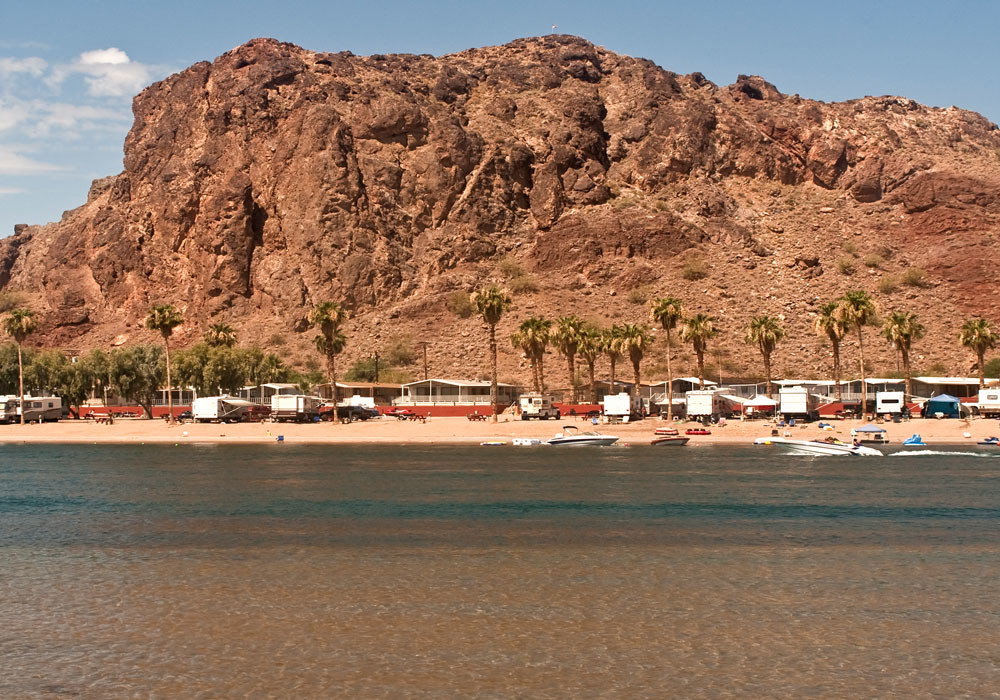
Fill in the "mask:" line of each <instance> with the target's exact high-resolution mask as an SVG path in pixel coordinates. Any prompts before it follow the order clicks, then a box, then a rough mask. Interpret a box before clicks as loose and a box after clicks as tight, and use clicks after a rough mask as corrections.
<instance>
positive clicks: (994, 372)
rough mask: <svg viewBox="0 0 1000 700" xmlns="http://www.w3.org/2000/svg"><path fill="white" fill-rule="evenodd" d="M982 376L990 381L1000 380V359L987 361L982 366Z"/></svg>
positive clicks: (995, 358)
mask: <svg viewBox="0 0 1000 700" xmlns="http://www.w3.org/2000/svg"><path fill="white" fill-rule="evenodd" d="M983 375H984V376H987V377H990V378H992V379H1000V357H994V358H993V359H992V360H987V362H986V364H985V365H983Z"/></svg>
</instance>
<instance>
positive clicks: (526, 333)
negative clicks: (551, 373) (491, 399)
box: [510, 316, 552, 392]
mask: <svg viewBox="0 0 1000 700" xmlns="http://www.w3.org/2000/svg"><path fill="white" fill-rule="evenodd" d="M551 327H552V321H548V320H546V319H544V318H538V317H537V316H532V317H531V318H527V319H525V320H524V321H522V322H521V325H520V326H519V327H518V329H517V332H516V333H514V334H512V335H511V336H510V342H511V345H513V346H514V347H515V348H520V349H521V350H522V351H524V355H525V357H527V358H528V360H530V361H531V376H532V379H533V380H534V385H535V391H537V392H543V391H545V365H544V361H545V349H546V348H547V347H548V345H549V329H550V328H551Z"/></svg>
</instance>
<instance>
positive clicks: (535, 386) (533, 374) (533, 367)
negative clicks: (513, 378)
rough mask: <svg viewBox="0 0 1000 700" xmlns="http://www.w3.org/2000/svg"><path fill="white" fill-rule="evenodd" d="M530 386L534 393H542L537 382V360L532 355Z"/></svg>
mask: <svg viewBox="0 0 1000 700" xmlns="http://www.w3.org/2000/svg"><path fill="white" fill-rule="evenodd" d="M531 387H532V388H533V389H534V390H535V393H538V394H540V393H542V387H541V385H540V384H539V382H538V360H536V359H535V358H534V357H532V358H531Z"/></svg>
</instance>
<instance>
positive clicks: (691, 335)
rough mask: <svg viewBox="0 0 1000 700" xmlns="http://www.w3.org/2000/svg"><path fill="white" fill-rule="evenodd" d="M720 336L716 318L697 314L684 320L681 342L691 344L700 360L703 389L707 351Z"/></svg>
mask: <svg viewBox="0 0 1000 700" xmlns="http://www.w3.org/2000/svg"><path fill="white" fill-rule="evenodd" d="M718 334H719V330H718V329H717V328H716V327H715V318H713V317H712V316H709V315H708V314H695V315H694V316H691V317H690V318H686V319H684V322H683V323H682V324H681V331H680V336H681V340H683V341H684V342H685V343H691V347H692V348H693V349H694V354H695V356H696V357H697V358H698V386H699V387H700V388H702V389H704V388H705V351H706V350H707V349H708V341H710V340H711V339H712V338H714V337H715V336H717V335H718Z"/></svg>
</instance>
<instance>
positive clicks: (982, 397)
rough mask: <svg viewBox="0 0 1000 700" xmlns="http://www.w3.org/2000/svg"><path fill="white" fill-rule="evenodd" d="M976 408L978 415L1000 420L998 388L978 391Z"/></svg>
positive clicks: (999, 390) (999, 388)
mask: <svg viewBox="0 0 1000 700" xmlns="http://www.w3.org/2000/svg"><path fill="white" fill-rule="evenodd" d="M976 406H977V407H978V408H979V414H980V415H983V416H986V417H987V418H1000V387H993V388H992V389H980V390H979V399H978V400H977V401H976Z"/></svg>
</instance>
